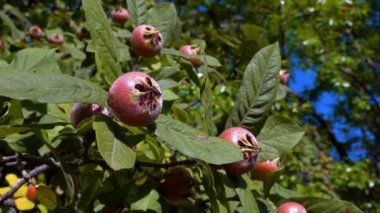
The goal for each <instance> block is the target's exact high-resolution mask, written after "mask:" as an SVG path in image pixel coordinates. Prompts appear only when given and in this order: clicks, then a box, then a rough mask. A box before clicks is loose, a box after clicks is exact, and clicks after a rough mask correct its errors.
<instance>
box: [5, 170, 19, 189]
mask: <svg viewBox="0 0 380 213" xmlns="http://www.w3.org/2000/svg"><path fill="white" fill-rule="evenodd" d="M5 180H7V182H8V183H9V185H10V186H14V185H16V183H17V182H18V181H19V180H20V179H19V178H18V177H17V176H16V175H15V174H12V173H10V174H7V176H5Z"/></svg>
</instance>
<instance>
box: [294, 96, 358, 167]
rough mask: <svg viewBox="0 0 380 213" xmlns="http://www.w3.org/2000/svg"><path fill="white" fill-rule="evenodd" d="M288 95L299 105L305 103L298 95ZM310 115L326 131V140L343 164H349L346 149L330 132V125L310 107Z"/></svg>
mask: <svg viewBox="0 0 380 213" xmlns="http://www.w3.org/2000/svg"><path fill="white" fill-rule="evenodd" d="M290 94H291V95H292V96H293V97H295V98H297V99H298V101H300V102H301V103H306V102H307V100H306V99H305V98H304V97H302V96H301V95H300V94H297V93H295V92H291V93H290ZM310 115H311V116H313V117H314V118H315V119H316V120H317V121H318V123H319V125H320V126H321V127H322V128H323V129H325V130H326V134H327V138H328V139H329V141H331V143H332V144H333V146H334V147H335V149H336V150H337V152H338V153H339V156H340V157H341V158H342V160H343V161H345V162H350V161H349V159H348V154H347V151H346V148H345V147H344V144H343V143H341V142H340V141H338V139H337V138H336V136H335V134H334V132H333V131H332V129H333V128H332V124H331V123H330V122H328V121H326V120H325V119H324V118H323V117H322V116H321V115H319V114H318V113H317V112H316V111H315V109H314V108H313V107H312V110H311V113H310Z"/></svg>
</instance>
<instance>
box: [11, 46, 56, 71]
mask: <svg viewBox="0 0 380 213" xmlns="http://www.w3.org/2000/svg"><path fill="white" fill-rule="evenodd" d="M57 59H58V57H57V55H56V53H55V51H54V50H48V49H39V48H27V49H23V50H20V51H19V52H17V53H16V55H15V57H14V58H13V61H12V63H11V64H10V67H12V68H14V69H16V70H20V71H27V72H32V71H33V72H36V71H38V72H46V73H50V74H51V73H60V70H59V67H58V64H57Z"/></svg>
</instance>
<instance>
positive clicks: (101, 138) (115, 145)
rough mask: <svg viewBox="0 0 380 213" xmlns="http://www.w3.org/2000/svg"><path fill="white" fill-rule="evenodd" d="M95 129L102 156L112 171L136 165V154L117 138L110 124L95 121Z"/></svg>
mask: <svg viewBox="0 0 380 213" xmlns="http://www.w3.org/2000/svg"><path fill="white" fill-rule="evenodd" d="M93 127H94V130H95V133H96V142H97V144H98V149H99V152H100V155H101V156H102V158H103V159H104V160H105V161H106V163H107V164H108V165H109V166H110V167H111V168H112V169H114V170H119V169H129V168H132V167H133V166H134V165H135V161H136V154H135V153H134V152H133V150H132V149H131V148H129V147H128V146H127V145H126V144H124V143H123V142H122V141H120V140H119V139H118V138H117V137H116V135H115V133H114V132H115V127H113V126H112V124H111V123H110V122H106V121H101V120H100V119H99V120H95V121H94V123H93Z"/></svg>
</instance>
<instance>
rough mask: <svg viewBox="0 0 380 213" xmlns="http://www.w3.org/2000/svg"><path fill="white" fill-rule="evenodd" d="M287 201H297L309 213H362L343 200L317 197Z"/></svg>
mask: <svg viewBox="0 0 380 213" xmlns="http://www.w3.org/2000/svg"><path fill="white" fill-rule="evenodd" d="M286 201H295V202H297V203H300V204H302V205H303V206H304V207H305V208H306V210H307V212H308V213H319V212H324V213H335V212H349V213H362V212H363V211H361V210H360V209H359V208H358V207H356V206H355V205H354V204H352V203H350V202H347V201H343V200H332V199H326V198H315V197H302V198H290V199H288V200H286Z"/></svg>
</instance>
